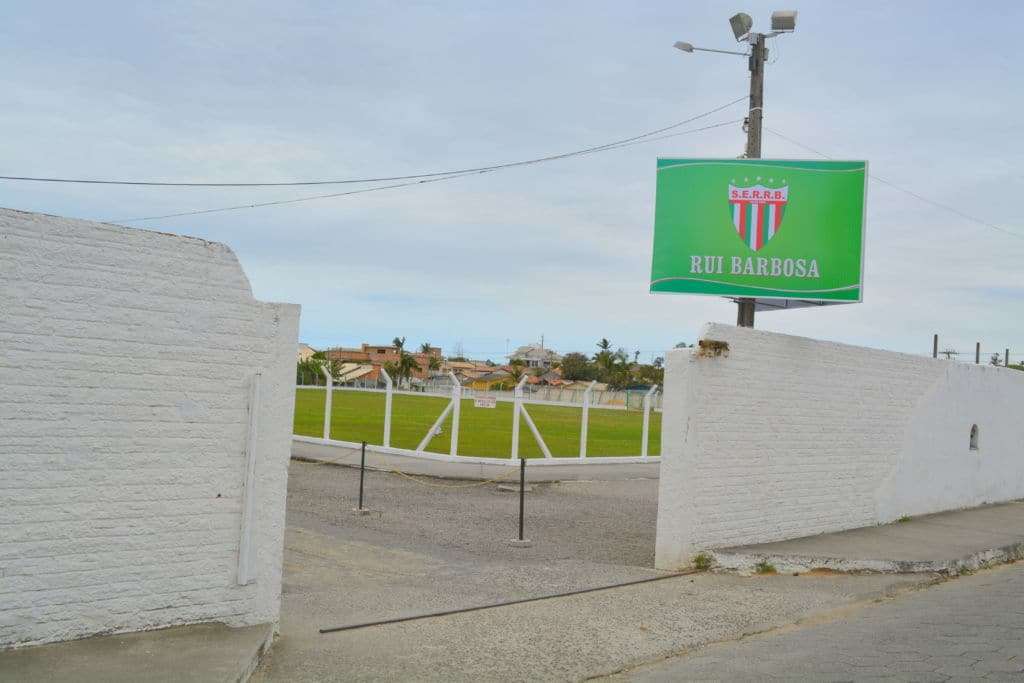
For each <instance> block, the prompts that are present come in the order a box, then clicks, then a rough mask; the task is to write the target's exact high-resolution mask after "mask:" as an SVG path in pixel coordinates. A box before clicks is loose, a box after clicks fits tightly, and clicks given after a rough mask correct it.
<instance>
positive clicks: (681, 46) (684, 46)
mask: <svg viewBox="0 0 1024 683" xmlns="http://www.w3.org/2000/svg"><path fill="white" fill-rule="evenodd" d="M672 47H674V48H675V49H677V50H682V51H683V52H693V45H691V44H690V43H684V42H683V41H681V40H677V41H676V42H675V44H674V45H673V46H672Z"/></svg>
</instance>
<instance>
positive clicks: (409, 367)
mask: <svg viewBox="0 0 1024 683" xmlns="http://www.w3.org/2000/svg"><path fill="white" fill-rule="evenodd" d="M401 353H402V355H401V356H400V357H399V358H398V376H399V377H405V378H406V379H407V380H408V379H409V378H411V377H412V371H413V370H419V369H420V364H419V363H417V362H416V359H415V358H413V357H412V354H411V353H406V352H405V351H402V352H401Z"/></svg>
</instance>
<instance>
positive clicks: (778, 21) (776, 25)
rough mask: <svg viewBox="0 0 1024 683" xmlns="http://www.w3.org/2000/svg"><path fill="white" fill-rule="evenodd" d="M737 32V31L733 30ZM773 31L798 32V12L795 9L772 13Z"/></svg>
mask: <svg viewBox="0 0 1024 683" xmlns="http://www.w3.org/2000/svg"><path fill="white" fill-rule="evenodd" d="M733 30H735V29H733ZM772 30H773V31H795V30H796V10H795V9H781V10H777V11H775V12H772Z"/></svg>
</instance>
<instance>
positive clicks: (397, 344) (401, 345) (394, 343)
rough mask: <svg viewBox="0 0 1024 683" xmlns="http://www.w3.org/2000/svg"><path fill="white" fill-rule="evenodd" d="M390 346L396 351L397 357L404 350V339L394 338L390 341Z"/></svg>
mask: <svg viewBox="0 0 1024 683" xmlns="http://www.w3.org/2000/svg"><path fill="white" fill-rule="evenodd" d="M391 345H392V346H394V347H395V348H396V349H398V355H402V351H403V350H405V337H395V338H394V339H392V340H391Z"/></svg>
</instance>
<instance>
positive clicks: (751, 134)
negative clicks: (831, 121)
mask: <svg viewBox="0 0 1024 683" xmlns="http://www.w3.org/2000/svg"><path fill="white" fill-rule="evenodd" d="M764 39H765V35H764V34H763V33H755V34H754V35H752V36H750V48H751V50H750V62H749V64H750V108H749V111H748V112H747V117H746V125H747V153H746V155H745V156H746V157H747V158H748V159H760V158H761V106H762V104H763V103H764V60H765V55H766V53H767V50H766V49H765V47H764ZM754 309H755V304H754V299H738V300H737V301H736V325H737V326H738V327H753V326H754Z"/></svg>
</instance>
